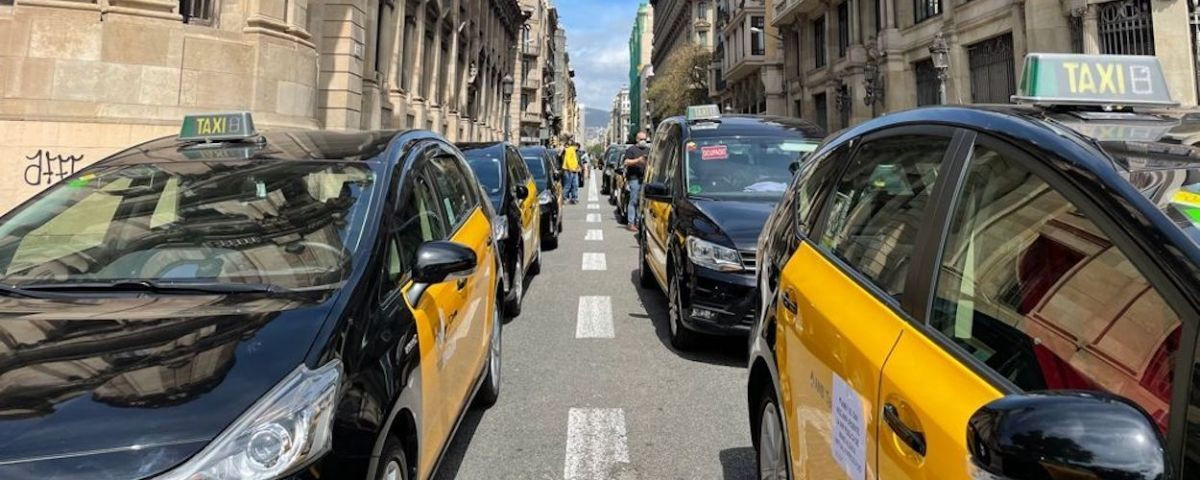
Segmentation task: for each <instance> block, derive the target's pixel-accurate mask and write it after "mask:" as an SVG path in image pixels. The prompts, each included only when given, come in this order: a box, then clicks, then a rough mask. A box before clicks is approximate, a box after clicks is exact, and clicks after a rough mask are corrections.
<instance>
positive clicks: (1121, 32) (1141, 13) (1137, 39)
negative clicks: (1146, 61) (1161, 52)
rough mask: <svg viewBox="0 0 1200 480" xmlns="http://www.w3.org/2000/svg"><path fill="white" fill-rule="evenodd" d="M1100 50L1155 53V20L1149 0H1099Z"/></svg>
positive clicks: (1123, 53)
mask: <svg viewBox="0 0 1200 480" xmlns="http://www.w3.org/2000/svg"><path fill="white" fill-rule="evenodd" d="M1098 27H1099V28H1098V29H1097V30H1098V31H1099V34H1100V35H1099V36H1100V53H1103V54H1106V55H1154V22H1153V20H1152V19H1151V13H1150V0H1118V1H1116V2H1108V3H1103V4H1100V15H1099V19H1098Z"/></svg>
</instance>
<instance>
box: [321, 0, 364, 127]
mask: <svg viewBox="0 0 1200 480" xmlns="http://www.w3.org/2000/svg"><path fill="white" fill-rule="evenodd" d="M324 8H325V15H324V18H325V19H326V21H325V26H324V29H325V32H326V33H325V35H324V37H323V38H322V39H321V45H320V46H319V48H320V55H321V57H322V59H323V60H322V62H321V64H320V65H321V67H320V78H321V85H322V87H321V95H320V99H319V100H320V101H319V104H318V105H319V109H320V111H319V113H318V117H319V118H320V119H322V123H323V125H324V126H325V128H332V129H358V128H361V126H362V106H363V85H362V78H363V52H364V50H365V45H364V44H363V39H364V37H365V36H366V29H365V28H364V26H363V23H364V22H363V19H364V18H366V1H365V0H329V1H327V2H326V3H325V5H324ZM325 59H328V60H325Z"/></svg>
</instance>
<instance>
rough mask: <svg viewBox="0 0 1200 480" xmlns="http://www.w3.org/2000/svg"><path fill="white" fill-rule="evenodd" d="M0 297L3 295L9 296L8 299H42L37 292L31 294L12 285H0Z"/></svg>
mask: <svg viewBox="0 0 1200 480" xmlns="http://www.w3.org/2000/svg"><path fill="white" fill-rule="evenodd" d="M0 295H5V296H9V297H23V298H41V297H42V295H38V294H37V292H31V291H29V290H27V289H24V288H21V287H17V286H14V285H4V284H0Z"/></svg>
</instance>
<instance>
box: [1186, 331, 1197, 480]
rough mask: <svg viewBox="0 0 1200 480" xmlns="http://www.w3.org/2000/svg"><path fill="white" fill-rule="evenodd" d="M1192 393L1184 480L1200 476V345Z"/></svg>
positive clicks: (1195, 357) (1194, 365)
mask: <svg viewBox="0 0 1200 480" xmlns="http://www.w3.org/2000/svg"><path fill="white" fill-rule="evenodd" d="M1192 358H1193V361H1192V378H1191V380H1192V382H1191V383H1192V391H1191V394H1190V395H1188V406H1187V415H1186V417H1187V435H1186V436H1185V438H1187V444H1186V445H1185V446H1184V452H1185V453H1184V464H1183V477H1182V478H1196V477H1198V476H1200V345H1197V346H1196V353H1195V355H1193V356H1192Z"/></svg>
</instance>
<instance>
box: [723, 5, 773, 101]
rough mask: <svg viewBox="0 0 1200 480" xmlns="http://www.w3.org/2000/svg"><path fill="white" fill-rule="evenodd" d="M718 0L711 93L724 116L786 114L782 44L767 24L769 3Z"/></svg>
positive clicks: (770, 7)
mask: <svg viewBox="0 0 1200 480" xmlns="http://www.w3.org/2000/svg"><path fill="white" fill-rule="evenodd" d="M779 1H783V0H718V6H717V13H716V15H717V17H716V26H717V29H718V31H719V32H720V33H721V38H720V39H719V40H718V43H717V46H716V48H715V49H714V51H713V64H714V68H713V80H712V81H711V82H709V85H710V87H709V90H710V93H711V94H712V96H713V97H714V99H716V101H717V102H718V104H720V105H721V107H722V109H724V110H725V111H727V112H736V113H754V114H771V115H784V114H786V113H787V104H786V101H785V99H784V95H783V50H784V48H783V45H780V44H779V42H777V41H775V40H774V39H776V38H778V34H777V33H776V29H775V26H774V25H773V24H772V23H771V22H770V21H768V18H767V17H768V16H769V15H770V14H771V13H772V12H773V8H772V5H773V2H779Z"/></svg>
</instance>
